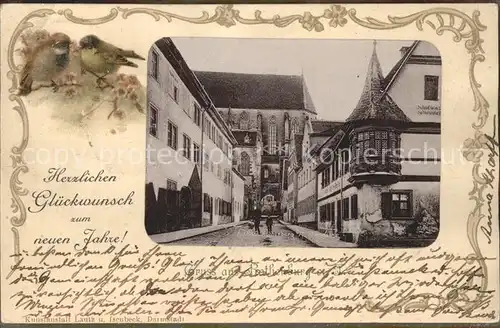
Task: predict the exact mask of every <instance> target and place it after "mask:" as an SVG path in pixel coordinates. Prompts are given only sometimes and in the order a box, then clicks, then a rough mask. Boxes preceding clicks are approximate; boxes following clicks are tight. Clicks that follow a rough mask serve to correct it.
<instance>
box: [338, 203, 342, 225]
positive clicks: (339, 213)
mask: <svg viewBox="0 0 500 328" xmlns="http://www.w3.org/2000/svg"><path fill="white" fill-rule="evenodd" d="M341 218H342V205H341V203H340V200H338V201H337V220H340V219H341Z"/></svg>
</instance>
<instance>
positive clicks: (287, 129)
mask: <svg viewBox="0 0 500 328" xmlns="http://www.w3.org/2000/svg"><path fill="white" fill-rule="evenodd" d="M285 139H290V118H289V117H288V114H287V113H285Z"/></svg>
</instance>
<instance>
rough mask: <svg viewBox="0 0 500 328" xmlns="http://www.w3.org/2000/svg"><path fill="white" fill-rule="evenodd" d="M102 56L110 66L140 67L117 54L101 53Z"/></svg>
mask: <svg viewBox="0 0 500 328" xmlns="http://www.w3.org/2000/svg"><path fill="white" fill-rule="evenodd" d="M101 56H102V58H104V60H105V61H106V62H107V63H109V64H113V65H120V66H130V67H139V66H138V65H137V64H136V63H133V62H131V61H129V60H127V58H125V57H123V56H120V55H118V54H116V53H107V52H103V53H101Z"/></svg>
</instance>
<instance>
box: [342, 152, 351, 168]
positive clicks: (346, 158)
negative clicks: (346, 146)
mask: <svg viewBox="0 0 500 328" xmlns="http://www.w3.org/2000/svg"><path fill="white" fill-rule="evenodd" d="M349 161H350V158H349V151H347V150H344V151H342V164H343V166H344V167H343V171H342V173H343V174H346V173H347V172H349Z"/></svg>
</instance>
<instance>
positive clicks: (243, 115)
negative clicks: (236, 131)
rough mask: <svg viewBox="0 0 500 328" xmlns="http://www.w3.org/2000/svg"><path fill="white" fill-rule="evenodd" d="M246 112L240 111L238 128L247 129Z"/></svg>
mask: <svg viewBox="0 0 500 328" xmlns="http://www.w3.org/2000/svg"><path fill="white" fill-rule="evenodd" d="M248 121H249V117H248V113H247V112H242V113H241V114H240V130H248Z"/></svg>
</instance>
